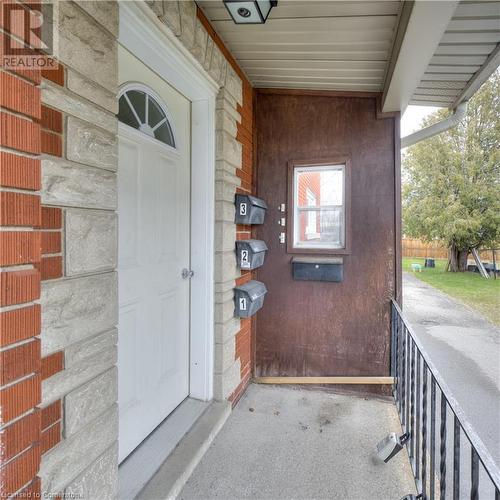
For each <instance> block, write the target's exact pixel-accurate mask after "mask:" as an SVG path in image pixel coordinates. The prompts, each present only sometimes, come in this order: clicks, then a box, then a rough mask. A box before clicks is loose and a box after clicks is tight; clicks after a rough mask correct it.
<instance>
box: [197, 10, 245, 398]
mask: <svg viewBox="0 0 500 500" xmlns="http://www.w3.org/2000/svg"><path fill="white" fill-rule="evenodd" d="M197 14H198V18H199V19H200V21H201V22H202V23H203V25H204V26H205V28H206V29H207V31H208V33H209V36H211V37H212V39H213V40H214V42H215V43H216V44H217V46H218V47H219V48H220V50H221V52H222V53H223V54H224V56H225V57H226V59H227V61H228V62H229V64H231V66H232V67H233V68H234V70H235V71H236V73H237V74H238V76H239V77H240V78H241V80H242V82H243V102H242V105H241V106H240V105H238V112H239V113H240V115H241V122H240V123H238V125H237V127H238V130H237V135H236V139H237V140H238V141H239V142H240V143H241V144H242V148H243V152H242V168H241V169H239V170H237V171H236V175H237V176H238V177H239V178H240V179H241V188H238V192H240V193H254V192H255V186H254V181H253V88H252V86H251V84H250V82H249V81H248V79H247V77H246V75H245V74H244V73H243V71H242V70H241V68H240V67H239V66H238V64H237V62H236V60H235V59H234V57H233V56H232V54H231V52H229V50H228V49H227V48H226V46H225V45H224V42H223V41H222V40H221V39H220V37H219V36H218V35H217V33H216V32H215V30H214V29H213V28H212V26H211V25H210V22H209V21H208V19H207V18H206V17H205V15H204V14H203V12H202V11H201V10H200V9H198V10H197ZM236 231H237V232H236V238H237V239H238V240H243V239H249V238H251V234H252V231H251V227H250V226H242V225H238V227H237V229H236ZM250 279H252V273H251V272H250V271H242V272H241V277H240V278H239V279H238V280H236V284H237V285H241V284H242V283H245V282H246V281H248V280H250ZM252 331H253V322H252V320H251V319H242V320H241V329H240V331H239V332H238V334H237V335H236V359H239V360H240V364H241V382H240V384H239V385H238V387H237V388H236V390H235V391H234V392H233V394H231V396H230V397H229V399H230V400H231V401H232V402H233V405H234V404H236V403H237V401H238V400H239V398H240V397H241V395H242V394H243V393H244V392H245V389H246V387H247V385H248V383H249V382H250V377H251V374H252V366H253V358H252Z"/></svg>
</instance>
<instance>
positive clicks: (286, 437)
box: [179, 384, 415, 500]
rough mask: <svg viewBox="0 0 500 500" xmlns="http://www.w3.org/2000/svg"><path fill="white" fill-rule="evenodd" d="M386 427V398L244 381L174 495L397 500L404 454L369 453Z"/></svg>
mask: <svg viewBox="0 0 500 500" xmlns="http://www.w3.org/2000/svg"><path fill="white" fill-rule="evenodd" d="M391 431H395V432H400V431H401V427H400V425H399V421H398V417H397V414H396V408H395V406H394V405H393V404H392V403H391V402H390V401H384V400H379V399H372V398H370V399H365V398H363V397H357V396H348V395H338V394H331V393H327V392H324V391H317V390H305V389H298V388H291V387H283V386H264V385H254V384H252V385H250V387H249V388H248V390H247V392H246V394H245V395H244V396H243V398H242V399H241V400H240V402H239V403H238V405H237V406H236V408H235V409H234V411H233V412H232V414H231V416H230V417H229V419H228V420H227V422H226V424H225V425H224V427H223V428H222V430H221V431H220V433H219V434H218V435H217V437H216V438H215V440H214V442H213V443H212V445H211V446H210V448H209V449H208V451H207V453H206V454H205V455H204V457H203V458H202V460H201V461H200V463H199V464H198V466H197V467H196V469H195V470H194V472H193V474H192V475H191V477H190V478H189V480H188V481H187V483H186V485H185V486H184V488H183V490H182V491H181V493H180V495H179V498H181V499H183V500H189V499H195V498H199V499H202V498H203V499H210V498H223V499H240V498H252V499H278V498H283V499H284V498H286V499H291V498H294V499H306V498H307V499H311V498H314V499H320V498H325V499H326V498H328V499H342V500H374V499H380V500H392V499H394V500H398V499H400V498H402V497H403V496H404V495H406V494H408V493H412V492H415V484H414V481H413V476H412V473H411V469H410V464H409V461H408V458H407V455H406V451H405V450H403V451H401V452H400V453H399V454H398V455H397V456H396V457H395V458H393V459H392V460H391V461H390V462H389V463H388V464H384V463H381V462H378V460H377V459H376V458H375V457H374V452H373V449H374V447H375V445H376V444H377V442H378V441H379V440H381V439H382V438H383V437H385V436H386V434H388V433H389V432H391Z"/></svg>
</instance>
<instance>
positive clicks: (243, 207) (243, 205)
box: [240, 203, 247, 215]
mask: <svg viewBox="0 0 500 500" xmlns="http://www.w3.org/2000/svg"><path fill="white" fill-rule="evenodd" d="M246 214H247V204H246V203H240V215H246Z"/></svg>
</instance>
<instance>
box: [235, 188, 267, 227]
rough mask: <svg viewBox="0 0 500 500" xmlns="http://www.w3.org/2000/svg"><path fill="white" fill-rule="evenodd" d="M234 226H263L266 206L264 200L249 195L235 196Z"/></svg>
mask: <svg viewBox="0 0 500 500" xmlns="http://www.w3.org/2000/svg"><path fill="white" fill-rule="evenodd" d="M235 205H236V217H235V222H236V224H263V223H264V217H265V215H266V210H267V205H266V202H265V201H264V200H261V199H260V198H257V197H255V196H251V195H249V194H237V195H236V199H235Z"/></svg>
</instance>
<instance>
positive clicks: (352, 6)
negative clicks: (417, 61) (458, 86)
mask: <svg viewBox="0 0 500 500" xmlns="http://www.w3.org/2000/svg"><path fill="white" fill-rule="evenodd" d="M197 3H198V5H199V6H200V7H201V8H202V9H203V11H204V12H205V15H206V16H207V17H208V18H209V19H210V21H211V23H212V25H213V26H214V28H215V29H216V30H217V33H218V34H219V36H220V37H221V38H222V39H223V40H224V42H225V43H226V44H227V46H228V48H229V49H230V50H231V52H232V53H233V55H234V56H235V58H236V59H237V60H238V63H239V64H240V66H241V67H242V69H243V70H244V71H245V73H246V74H247V76H248V78H249V80H250V81H251V83H252V85H253V86H255V87H280V88H307V89H328V90H351V91H352V90H358V91H375V92H378V91H381V90H382V88H383V84H384V78H385V74H386V70H387V66H388V62H389V59H390V56H391V50H392V45H393V41H394V38H395V31H396V28H397V25H398V19H399V14H400V12H401V6H402V2H400V1H399V0H398V1H351V2H343V1H341V2H339V1H324V0H323V1H310V0H309V1H297V0H292V1H291V0H280V1H279V2H278V6H277V7H276V8H275V9H273V10H272V11H271V14H270V17H269V19H268V20H267V22H266V23H265V24H263V25H246V26H245V25H236V24H235V23H234V22H233V21H232V19H231V17H230V16H229V14H228V12H227V10H226V8H225V7H224V4H223V2H222V1H221V0H204V1H198V2H197Z"/></svg>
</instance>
